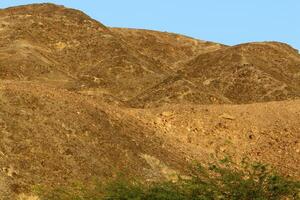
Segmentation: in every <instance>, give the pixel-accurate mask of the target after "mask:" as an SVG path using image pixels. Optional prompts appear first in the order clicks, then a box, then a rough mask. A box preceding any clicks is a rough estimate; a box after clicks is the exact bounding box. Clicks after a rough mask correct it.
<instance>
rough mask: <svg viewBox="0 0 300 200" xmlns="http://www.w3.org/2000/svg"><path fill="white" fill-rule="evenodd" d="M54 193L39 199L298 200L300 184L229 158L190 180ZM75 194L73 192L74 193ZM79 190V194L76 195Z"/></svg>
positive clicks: (197, 168) (198, 170) (121, 182)
mask: <svg viewBox="0 0 300 200" xmlns="http://www.w3.org/2000/svg"><path fill="white" fill-rule="evenodd" d="M66 191H67V190H54V191H52V192H50V193H48V194H47V195H45V194H44V196H41V197H42V200H58V199H59V200H60V199H63V200H64V199H66V200H101V199H104V200H223V199H224V200H280V199H294V200H298V199H300V198H299V192H300V182H299V181H293V180H289V179H287V178H285V177H283V176H280V175H278V174H276V173H275V172H273V171H272V170H271V169H270V167H268V166H267V165H264V164H260V163H254V164H249V163H247V162H242V164H240V165H237V164H235V163H233V162H231V161H230V160H228V159H225V160H222V161H221V162H220V163H217V164H211V165H209V166H208V167H204V166H202V165H200V164H196V165H194V166H193V167H192V170H191V174H190V176H189V178H185V179H179V181H177V182H160V183H153V184H143V183H141V182H139V181H136V180H134V181H133V180H127V179H125V178H118V179H116V180H115V181H113V182H111V183H109V184H108V185H106V187H95V188H94V189H93V190H86V189H82V188H81V189H80V190H77V193H76V192H75V193H74V192H70V191H71V190H69V192H66ZM73 191H74V190H73ZM78 191H79V193H78Z"/></svg>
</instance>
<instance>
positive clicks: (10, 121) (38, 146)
mask: <svg viewBox="0 0 300 200" xmlns="http://www.w3.org/2000/svg"><path fill="white" fill-rule="evenodd" d="M299 96H300V56H299V54H298V52H297V51H296V50H295V49H293V48H292V47H290V46H288V45H286V44H282V43H277V42H264V43H249V44H241V45H237V46H232V47H229V46H225V45H222V44H217V43H213V42H206V41H200V40H197V39H193V38H190V37H186V36H182V35H177V34H172V33H162V32H158V31H148V30H137V29H121V28H109V27H106V26H105V25H103V24H101V23H99V22H97V21H95V20H93V19H91V18H90V17H89V16H87V15H86V14H84V13H82V12H80V11H77V10H73V9H68V8H65V7H62V6H57V5H53V4H33V5H27V6H19V7H14V8H7V9H3V10H0V197H1V198H0V199H15V198H16V197H17V196H19V195H21V194H22V195H24V194H25V195H30V194H32V188H34V187H38V186H47V187H57V186H62V185H70V184H72V183H74V182H75V183H76V182H77V183H78V182H80V183H83V184H89V183H90V182H92V181H93V180H94V178H95V177H97V178H99V179H101V180H103V181H107V180H109V179H110V178H112V177H114V176H115V175H116V174H118V173H119V172H124V173H125V174H126V175H128V176H137V177H140V178H141V179H143V180H146V181H152V180H157V179H163V178H167V179H173V178H174V175H175V174H185V173H186V172H187V168H188V164H189V163H191V162H192V161H194V160H198V161H201V162H203V163H206V162H210V161H214V160H215V159H218V158H221V157H222V156H225V155H230V156H232V158H233V159H234V160H236V161H240V160H241V159H242V158H244V157H245V156H248V157H250V159H251V160H257V161H262V162H265V163H269V164H270V165H272V166H274V167H275V168H276V169H278V170H279V171H280V172H281V173H283V174H284V175H288V176H291V177H293V178H300V174H299V170H298V169H299V168H300V159H299V157H300V156H299V154H300V150H299V149H300V146H299V145H300V143H299V141H300V140H299V139H300V134H299V133H300V120H299V119H300V102H299V100H297V99H298V98H299ZM250 103H251V104H250ZM211 155H213V156H211Z"/></svg>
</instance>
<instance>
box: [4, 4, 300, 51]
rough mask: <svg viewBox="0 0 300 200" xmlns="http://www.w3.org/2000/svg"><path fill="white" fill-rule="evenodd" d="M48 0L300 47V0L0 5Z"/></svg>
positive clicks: (109, 19) (153, 24) (168, 27)
mask: <svg viewBox="0 0 300 200" xmlns="http://www.w3.org/2000/svg"><path fill="white" fill-rule="evenodd" d="M40 2H52V3H56V4H60V5H65V6H67V7H72V8H76V9H80V10H82V11H84V12H85V13H87V14H88V15H90V16H91V17H93V18H94V19H96V20H98V21H100V22H102V23H104V24H105V25H107V26H113V27H131V28H144V29H154V30H160V31H168V32H175V33H181V34H185V35H188V36H192V37H195V38H199V39H203V40H210V41H216V42H220V43H224V44H229V45H234V44H238V43H244V42H250V41H281V42H286V43H289V44H291V45H292V46H294V47H295V48H298V49H300V0H244V1H243V0H205V1H204V0H148V1H147V0H102V1H101V0H99V1H92V0H81V1H79V0H53V1H51V0H48V1H34V0H1V1H0V7H1V8H5V7H8V6H15V5H22V4H29V3H40Z"/></svg>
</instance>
